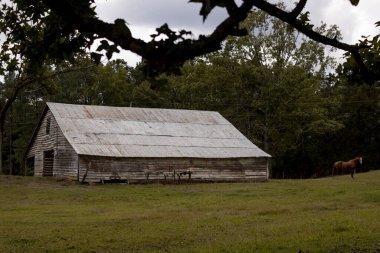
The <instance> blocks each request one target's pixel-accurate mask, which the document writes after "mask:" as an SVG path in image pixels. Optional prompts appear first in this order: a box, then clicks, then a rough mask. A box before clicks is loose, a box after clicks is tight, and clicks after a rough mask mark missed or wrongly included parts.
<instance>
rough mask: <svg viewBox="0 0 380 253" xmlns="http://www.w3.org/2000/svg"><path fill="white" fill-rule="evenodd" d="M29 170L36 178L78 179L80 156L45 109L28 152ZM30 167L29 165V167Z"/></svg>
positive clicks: (49, 112)
mask: <svg viewBox="0 0 380 253" xmlns="http://www.w3.org/2000/svg"><path fill="white" fill-rule="evenodd" d="M26 161H30V165H29V167H33V168H28V169H29V170H33V171H34V175H35V176H58V177H71V178H75V179H76V178H77V176H78V154H77V153H76V152H75V150H74V149H73V147H72V146H71V145H70V143H69V142H68V140H67V139H66V137H65V136H64V135H63V133H62V131H61V129H60V127H59V125H58V124H57V121H56V119H55V117H54V115H53V114H52V112H51V111H50V110H49V108H48V107H46V108H45V110H44V112H43V115H42V117H41V120H40V123H39V125H38V126H37V128H36V130H35V133H34V135H33V137H32V140H31V142H30V144H29V147H28V149H27V152H26ZM27 166H28V165H27Z"/></svg>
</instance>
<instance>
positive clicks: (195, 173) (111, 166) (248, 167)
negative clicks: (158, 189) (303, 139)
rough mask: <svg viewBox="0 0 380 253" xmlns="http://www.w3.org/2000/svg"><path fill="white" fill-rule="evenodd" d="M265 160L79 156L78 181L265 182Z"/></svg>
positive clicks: (266, 161)
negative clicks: (189, 180) (179, 180)
mask: <svg viewBox="0 0 380 253" xmlns="http://www.w3.org/2000/svg"><path fill="white" fill-rule="evenodd" d="M267 166H268V158H266V157H264V158H236V159H191V158H188V159H186V158H183V159H174V158H107V157H94V156H80V158H79V180H82V179H83V177H85V181H86V182H99V181H101V180H110V179H123V180H125V179H126V180H128V181H129V182H143V181H144V182H145V181H147V179H148V180H149V181H163V180H165V178H166V180H178V176H179V174H180V175H181V177H180V179H181V180H188V179H189V178H190V175H189V172H191V180H194V181H265V180H267V176H268V167H267Z"/></svg>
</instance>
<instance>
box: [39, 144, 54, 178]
mask: <svg viewBox="0 0 380 253" xmlns="http://www.w3.org/2000/svg"><path fill="white" fill-rule="evenodd" d="M53 167H54V150H48V151H44V168H43V172H42V175H43V176H46V177H51V176H53Z"/></svg>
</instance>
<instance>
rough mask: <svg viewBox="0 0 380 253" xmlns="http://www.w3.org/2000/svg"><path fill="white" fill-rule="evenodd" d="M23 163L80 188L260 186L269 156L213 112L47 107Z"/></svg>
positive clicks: (37, 173) (266, 175) (49, 105)
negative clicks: (169, 183)
mask: <svg viewBox="0 0 380 253" xmlns="http://www.w3.org/2000/svg"><path fill="white" fill-rule="evenodd" d="M26 158H27V159H28V160H29V161H30V160H31V159H33V160H34V175H36V176H49V175H51V176H62V177H72V178H75V179H77V180H80V181H88V182H99V181H103V180H110V179H123V180H128V181H130V182H141V181H144V182H145V181H147V180H148V181H150V180H166V179H168V180H169V179H172V180H173V179H176V180H180V179H191V180H210V181H245V180H249V181H251V180H254V181H264V180H267V179H268V159H269V158H270V155H268V154H267V153H265V152H264V151H262V150H260V149H259V148H258V147H257V146H255V145H254V144H253V143H252V142H250V141H249V140H248V139H247V138H246V137H245V136H244V135H242V134H241V133H240V132H239V131H238V130H237V129H236V128H235V127H234V126H232V124H231V123H229V122H228V121H227V120H226V119H224V118H223V117H222V116H221V115H220V114H219V113H217V112H209V111H191V110H169V109H147V108H128V107H107V106H87V105H69V104H58V103H47V107H46V109H45V111H44V113H43V116H42V118H41V120H40V123H39V125H38V127H37V129H36V131H35V134H34V136H33V138H32V141H31V143H30V144H29V148H28V151H27V153H26Z"/></svg>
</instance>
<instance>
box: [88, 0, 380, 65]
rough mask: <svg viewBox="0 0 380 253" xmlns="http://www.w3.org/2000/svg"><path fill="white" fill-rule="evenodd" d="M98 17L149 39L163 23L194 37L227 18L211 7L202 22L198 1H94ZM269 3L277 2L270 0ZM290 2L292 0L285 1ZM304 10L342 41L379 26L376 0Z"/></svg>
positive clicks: (324, 1) (331, 2)
mask: <svg viewBox="0 0 380 253" xmlns="http://www.w3.org/2000/svg"><path fill="white" fill-rule="evenodd" d="M95 2H96V5H97V13H98V16H99V17H100V18H101V19H102V20H104V21H108V22H113V21H114V20H115V19H117V18H122V19H124V20H125V21H126V22H127V23H128V24H129V27H130V29H131V31H132V34H133V36H134V37H138V38H141V39H143V40H146V41H147V40H150V34H152V33H154V31H155V28H157V27H159V26H161V25H162V24H164V23H167V24H168V25H169V26H170V28H172V29H178V30H179V29H185V30H191V31H192V32H193V33H194V36H195V37H197V36H198V35H199V34H208V33H210V32H212V31H213V29H214V28H215V27H216V25H217V24H218V23H220V21H222V20H224V19H225V18H226V17H227V14H226V12H225V10H224V9H222V8H215V9H214V10H213V12H212V13H211V14H210V15H209V17H208V18H207V19H206V21H205V22H204V23H203V21H202V17H201V16H200V15H199V10H200V7H201V4H197V3H188V0H153V1H152V0H150V1H144V0H96V1H95ZM270 2H272V3H273V2H277V1H275V0H271V1H270ZM287 2H290V3H293V2H295V0H293V1H292V0H288V1H287ZM305 10H307V11H309V12H310V19H311V22H312V23H314V24H316V25H319V24H320V23H321V21H323V22H325V23H327V24H329V25H333V24H336V25H338V27H339V28H340V30H341V31H342V34H343V41H344V42H347V43H355V42H357V41H358V40H359V39H360V38H361V36H362V35H375V34H377V33H380V29H379V28H376V27H375V22H377V21H380V12H379V10H380V0H360V2H359V5H358V6H356V7H354V6H352V5H351V4H350V3H349V0H309V1H308V4H307V5H306V8H305ZM121 57H122V58H124V59H125V60H126V61H127V62H128V63H129V64H130V65H132V66H133V65H135V64H136V62H137V61H139V60H140V58H139V57H138V56H136V55H134V54H132V53H128V52H123V53H122V54H121Z"/></svg>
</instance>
